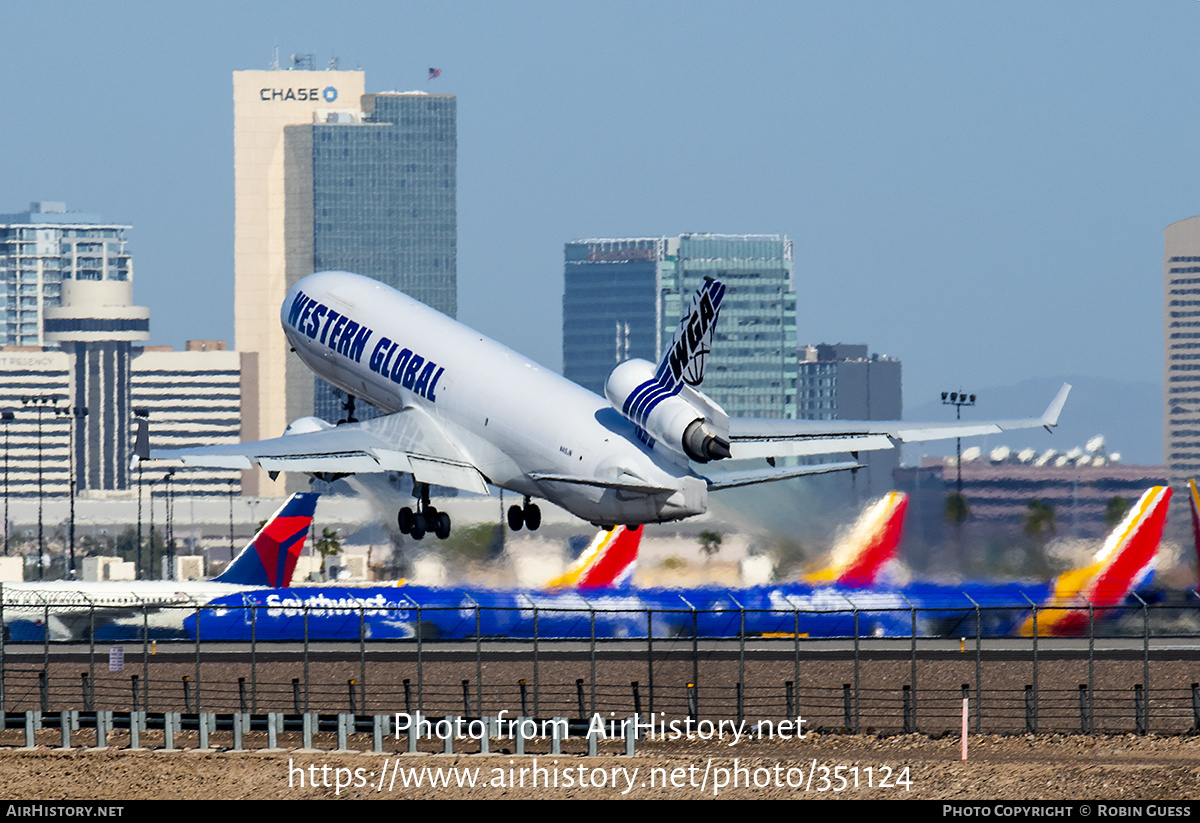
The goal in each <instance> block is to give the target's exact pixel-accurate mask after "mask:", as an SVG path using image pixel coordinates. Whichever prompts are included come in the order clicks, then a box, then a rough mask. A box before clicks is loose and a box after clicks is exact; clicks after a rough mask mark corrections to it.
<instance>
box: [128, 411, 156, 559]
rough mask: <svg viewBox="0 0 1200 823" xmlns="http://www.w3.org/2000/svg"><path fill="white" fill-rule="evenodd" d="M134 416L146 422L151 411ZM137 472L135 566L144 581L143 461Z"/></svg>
mask: <svg viewBox="0 0 1200 823" xmlns="http://www.w3.org/2000/svg"><path fill="white" fill-rule="evenodd" d="M133 416H134V418H135V419H140V420H146V419H147V418H149V417H150V411H149V410H148V409H144V408H136V409H134V410H133ZM146 425H149V423H147V424H146ZM136 447H137V445H136V443H135V444H134V448H135V449H136ZM135 453H136V451H135ZM137 470H138V480H137V482H138V492H137V498H138V522H137V563H136V565H135V566H134V568H135V569H137V576H138V579H139V580H140V579H142V461H141V460H138V464H137ZM151 522H153V516H151ZM150 539H151V541H153V540H154V531H153V529H152V530H151V532H150Z"/></svg>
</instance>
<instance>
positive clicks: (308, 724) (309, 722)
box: [303, 712, 316, 749]
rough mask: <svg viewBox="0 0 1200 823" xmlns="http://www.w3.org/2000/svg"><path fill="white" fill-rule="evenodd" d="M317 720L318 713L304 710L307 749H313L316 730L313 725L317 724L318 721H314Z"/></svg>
mask: <svg viewBox="0 0 1200 823" xmlns="http://www.w3.org/2000/svg"><path fill="white" fill-rule="evenodd" d="M315 720H316V715H314V714H313V713H312V712H304V714H303V724H304V728H303V734H304V748H306V749H311V748H312V747H313V731H314V729H313V726H315V725H316V723H315V722H313V721H315Z"/></svg>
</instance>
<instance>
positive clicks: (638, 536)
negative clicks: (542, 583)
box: [546, 526, 642, 589]
mask: <svg viewBox="0 0 1200 823" xmlns="http://www.w3.org/2000/svg"><path fill="white" fill-rule="evenodd" d="M641 542H642V527H641V526H634V527H633V528H627V527H625V526H617V527H616V528H613V529H609V530H608V531H603V532H600V533H599V534H597V535H596V537H595V539H594V540H592V543H591V545H590V546H588V547H587V550H586V551H585V552H584V553H583V554H581V555H580V556H579V559H578V560H576V561H575V563H574V564H572V565H571V568H569V569H567V570H566V571H565V572H564V573H563V574H561V575H559V576H558V577H556V578H555V579H553V580H551V581H550V582H549V583H547V584H546V587H547V588H551V589H602V588H607V587H610V586H616V585H619V584H621V583H624V582H625V581H627V580H628V579H629V577H630V576H631V575H632V574H633V569H634V566H635V565H636V564H637V554H638V546H639V545H640V544H641Z"/></svg>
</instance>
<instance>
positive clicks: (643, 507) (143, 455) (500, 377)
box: [135, 272, 1070, 539]
mask: <svg viewBox="0 0 1200 823" xmlns="http://www.w3.org/2000/svg"><path fill="white" fill-rule="evenodd" d="M725 290H726V289H725V286H724V285H723V284H722V283H720V282H718V281H716V280H707V281H706V282H705V283H704V285H703V286H702V287H701V289H700V290H699V291H698V292H697V293H696V296H695V298H694V299H693V301H692V304H691V308H690V310H689V311H688V313H687V315H686V316H685V317H684V318H683V319H682V320H681V322H680V324H679V328H678V330H677V331H676V332H675V336H674V338H673V339H672V341H671V345H670V346H669V347H668V349H667V353H666V354H665V355H664V357H663V359H662V362H661V363H659V364H658V366H657V367H656V366H654V365H653V364H652V363H649V362H647V361H645V360H627V361H625V362H624V363H621V364H619V365H618V366H617V367H616V368H615V369H613V372H612V374H611V375H610V376H609V378H608V381H607V383H606V385H605V395H606V397H607V399H606V398H604V397H599V396H598V395H595V394H593V393H591V392H589V391H587V390H586V389H583V388H581V387H579V386H577V385H575V384H574V383H572V382H570V381H569V380H567V379H565V378H563V377H561V376H560V375H557V374H555V373H554V372H551V371H548V370H546V369H544V368H542V367H541V366H539V365H537V364H536V363H534V362H532V361H530V360H527V359H526V358H524V357H522V356H521V355H519V354H517V353H516V352H514V351H512V350H511V349H508V348H506V347H504V346H502V345H500V344H499V343H497V342H495V341H493V340H489V339H488V338H486V337H484V336H483V335H481V334H479V333H478V332H475V331H472V330H471V329H469V328H467V327H466V326H463V325H462V324H460V323H457V322H455V321H454V320H452V319H450V318H449V317H446V316H445V315H443V314H441V313H439V312H437V311H435V310H433V309H431V308H429V307H428V306H425V305H422V304H421V303H418V302H417V301H416V300H413V299H412V298H410V297H408V296H406V295H404V294H401V293H400V292H397V291H394V290H393V289H390V288H388V287H387V286H385V285H383V284H382V283H379V282H377V281H375V280H371V279H369V278H366V277H361V276H359V275H356V274H350V273H348V272H320V273H317V274H312V275H309V276H308V277H306V278H304V279H303V280H301V281H300V282H298V283H297V284H296V285H295V286H294V287H293V288H292V290H291V292H289V294H288V295H287V298H286V299H285V300H284V303H283V308H282V311H281V320H282V322H283V331H284V334H285V335H286V336H287V339H288V342H289V343H290V345H291V347H292V349H293V350H294V351H295V352H296V354H297V355H298V356H299V357H300V359H301V360H303V361H304V363H305V364H306V365H307V366H308V367H309V368H310V369H312V370H313V371H314V372H315V373H316V374H317V375H318V376H320V377H321V378H322V379H324V380H325V381H327V382H329V383H331V384H332V385H334V386H336V387H338V388H339V389H341V390H342V391H344V392H346V393H347V394H348V395H350V396H351V397H356V398H362V399H364V400H366V401H367V402H369V403H370V404H371V405H373V406H375V407H376V408H378V409H380V410H381V411H383V412H384V413H385V416H383V417H380V418H377V419H374V420H367V421H363V422H346V423H343V424H341V425H337V426H333V425H330V424H329V423H327V422H325V421H323V420H318V419H316V418H311V417H309V418H302V419H301V420H298V421H296V422H294V423H293V424H292V425H291V426H289V427H288V431H287V432H285V433H284V436H282V437H278V438H275V439H271V440H261V441H258V442H252V443H242V444H238V445H233V446H213V447H206V448H197V449H186V450H177V451H158V452H155V453H154V454H152V455H151V454H150V453H149V449H148V438H147V436H146V430H145V428H144V426H143V428H141V429H140V430H139V435H138V449H137V454H138V457H137V458H135V459H151V460H163V461H171V462H172V463H173V464H174V465H180V464H182V465H184V466H206V467H217V468H229V469H249V468H252V467H254V466H259V467H261V468H263V469H265V470H266V471H268V472H279V471H300V472H307V473H309V474H312V475H314V476H317V477H320V478H322V479H331V478H338V477H343V476H346V475H350V474H357V473H372V472H389V471H390V472H404V473H408V474H411V475H412V476H413V480H414V497H415V498H416V502H415V506H414V508H409V507H405V508H403V509H401V510H400V512H399V516H398V518H397V519H398V522H399V526H400V530H401V531H402V532H404V533H406V534H409V535H411V536H412V537H414V538H417V539H420V538H422V537H424V535H425V534H426V533H427V532H433V533H435V534H436V535H437V536H438V537H441V538H445V537H447V536H448V535H449V534H450V517H449V515H447V514H446V513H445V512H441V511H438V510H437V509H435V508H434V507H433V506H432V505H430V502H429V486H430V485H440V486H449V487H453V488H456V489H462V490H464V491H469V492H474V493H477V494H487V493H488V485H489V484H490V485H494V486H499V487H501V488H504V489H508V490H510V491H513V492H516V493H518V494H520V495H523V496H524V498H525V500H524V505H522V506H513V507H512V508H510V509H509V511H508V522H509V526H510V527H512V528H513V529H514V530H515V529H519V528H521V527H522V526H527V527H528V528H530V529H536V528H537V527H538V526H539V525H540V524H541V512H540V511H539V509H538V507H537V505H536V504H535V503H534V502H532V501H533V500H534V499H535V498H543V499H546V500H549V501H551V502H553V503H555V504H556V505H558V506H561V507H562V508H564V509H566V510H567V511H569V512H571V513H572V514H575V515H577V516H578V517H581V518H583V519H584V520H586V521H588V522H590V523H592V524H594V525H597V526H601V527H602V528H611V527H612V526H613V525H615V524H625V525H628V526H638V525H642V524H644V523H664V522H670V521H674V520H681V519H683V518H686V517H692V516H693V515H698V514H703V513H704V512H705V511H706V510H707V508H708V494H709V493H710V492H714V491H719V490H721V489H728V488H732V487H735V486H745V485H750V484H753V483H765V482H768V481H772V480H783V479H785V478H790V477H799V476H801V475H808V474H821V473H825V472H833V471H843V470H848V469H856V468H859V464H858V463H857V462H855V461H856V460H857V455H858V453H859V452H861V451H870V450H874V449H890V448H893V447H894V446H895V444H896V443H898V442H910V441H918V440H934V439H939V438H949V437H966V436H970V435H979V434H992V433H996V432H1000V431H1003V430H1006V429H1017V428H1033V427H1037V426H1045V427H1047V428H1049V427H1051V426H1054V425H1056V424H1057V422H1058V415H1059V412H1060V411H1061V409H1062V407H1063V404H1064V403H1065V402H1066V398H1067V392H1068V391H1069V389H1070V386H1067V385H1064V386H1063V387H1062V389H1061V390H1060V391H1059V393H1058V395H1057V396H1056V397H1055V398H1054V400H1053V402H1051V404H1050V406H1049V407H1048V408H1047V409H1046V412H1045V413H1044V414H1043V415H1042V416H1041V417H1038V418H1032V419H1025V420H1011V421H998V422H984V423H957V422H955V423H936V424H921V423H902V422H899V421H894V422H879V421H872V422H854V421H841V420H835V421H804V420H756V419H748V418H730V417H729V415H728V414H726V412H725V411H724V409H722V408H721V407H720V406H719V405H718V404H717V403H716V402H714V401H713V400H712V399H711V398H709V397H708V396H706V395H705V394H703V393H702V392H701V391H699V389H698V388H697V387H698V386H699V385H700V383H701V381H702V379H703V377H704V364H705V358H706V357H707V355H708V353H709V350H710V348H711V345H712V339H713V330H714V329H715V327H716V323H717V317H718V313H719V312H720V308H721V301H722V298H723V297H724V295H725ZM836 452H849V453H850V454H851V455H852V456H854V458H855V461H847V462H832V463H821V464H817V465H803V466H788V467H783V466H778V467H777V466H776V465H775V458H778V457H798V456H809V455H821V454H830V453H836ZM750 459H754V460H765V465H760V467H759V468H751V469H739V470H732V471H722V472H708V471H707V470H706V469H705V470H704V471H701V470H700V469H698V468H697V467H706V466H707V464H711V463H718V462H720V461H724V460H730V461H734V460H750Z"/></svg>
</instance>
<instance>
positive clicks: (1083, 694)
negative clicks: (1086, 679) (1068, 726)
mask: <svg viewBox="0 0 1200 823" xmlns="http://www.w3.org/2000/svg"><path fill="white" fill-rule="evenodd" d="M1087 706H1088V687H1087V683H1080V684H1079V731H1080V732H1081V733H1082V734H1087V733H1088V732H1089V731H1091V730H1090V729H1088V710H1087Z"/></svg>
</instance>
